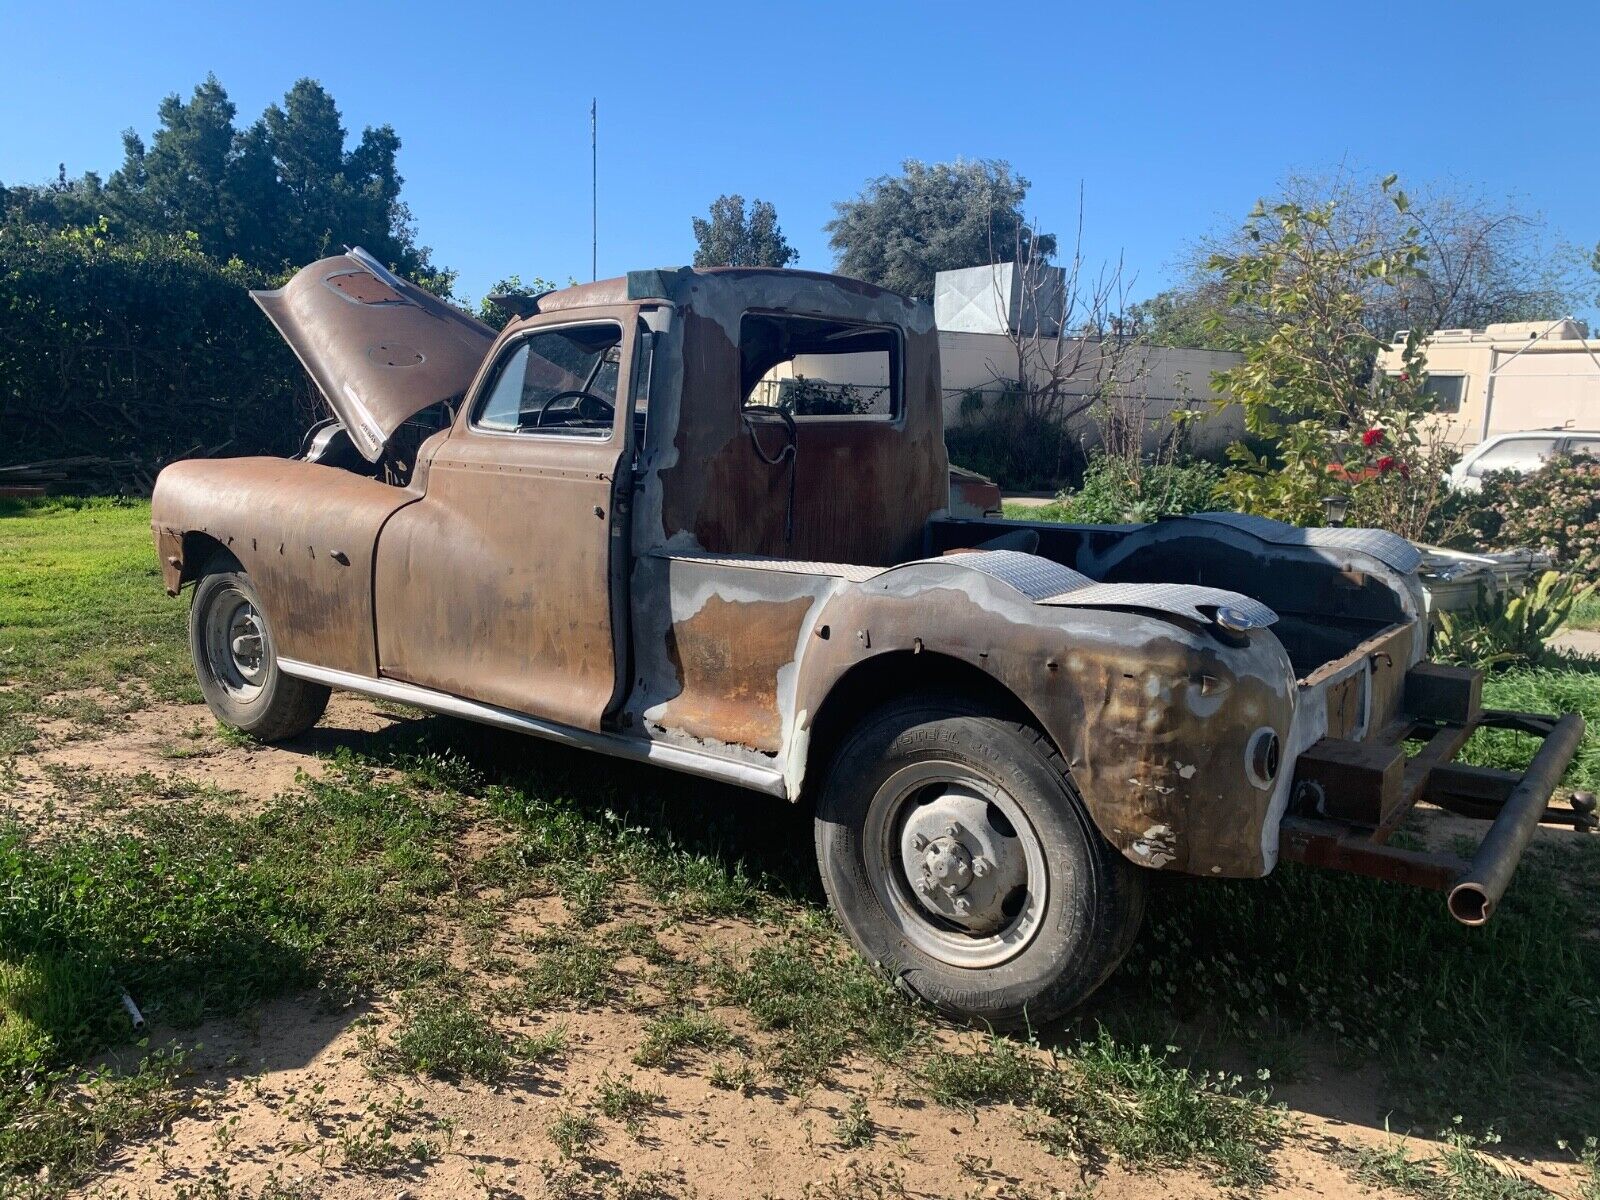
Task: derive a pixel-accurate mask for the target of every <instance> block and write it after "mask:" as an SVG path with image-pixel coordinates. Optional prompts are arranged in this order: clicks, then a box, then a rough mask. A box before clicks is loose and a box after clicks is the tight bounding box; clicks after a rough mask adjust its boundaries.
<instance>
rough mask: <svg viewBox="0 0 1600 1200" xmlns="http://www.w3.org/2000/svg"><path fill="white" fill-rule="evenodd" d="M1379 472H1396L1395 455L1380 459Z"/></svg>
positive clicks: (1386, 455) (1387, 455)
mask: <svg viewBox="0 0 1600 1200" xmlns="http://www.w3.org/2000/svg"><path fill="white" fill-rule="evenodd" d="M1378 470H1379V471H1380V472H1381V473H1383V474H1388V473H1389V472H1390V471H1392V470H1394V455H1392V454H1385V455H1384V456H1383V457H1382V458H1380V459H1379V460H1378Z"/></svg>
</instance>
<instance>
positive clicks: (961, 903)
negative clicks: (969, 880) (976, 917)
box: [955, 896, 972, 916]
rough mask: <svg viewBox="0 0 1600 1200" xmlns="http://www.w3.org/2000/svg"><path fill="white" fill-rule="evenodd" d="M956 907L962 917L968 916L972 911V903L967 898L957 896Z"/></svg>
mask: <svg viewBox="0 0 1600 1200" xmlns="http://www.w3.org/2000/svg"><path fill="white" fill-rule="evenodd" d="M955 907H956V911H957V912H958V913H960V914H961V915H962V916H966V915H967V914H968V913H969V912H971V911H972V901H971V900H968V899H967V898H966V897H965V896H957V897H956V900H955Z"/></svg>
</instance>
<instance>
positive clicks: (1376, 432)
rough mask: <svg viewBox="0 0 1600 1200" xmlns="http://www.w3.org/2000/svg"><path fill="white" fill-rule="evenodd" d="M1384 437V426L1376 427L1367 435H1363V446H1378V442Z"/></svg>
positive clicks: (1368, 431)
mask: <svg viewBox="0 0 1600 1200" xmlns="http://www.w3.org/2000/svg"><path fill="white" fill-rule="evenodd" d="M1382 437H1383V426H1382V425H1374V426H1373V427H1372V428H1371V429H1369V430H1367V431H1366V432H1365V433H1363V434H1362V435H1361V444H1362V445H1363V446H1371V445H1374V444H1376V443H1377V441H1378V440H1379V439H1380V438H1382Z"/></svg>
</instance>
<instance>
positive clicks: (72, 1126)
mask: <svg viewBox="0 0 1600 1200" xmlns="http://www.w3.org/2000/svg"><path fill="white" fill-rule="evenodd" d="M141 1045H142V1044H141ZM186 1068H187V1054H186V1052H185V1051H183V1050H179V1049H175V1048H174V1049H167V1050H158V1051H153V1052H149V1053H146V1054H144V1056H143V1057H142V1058H141V1059H140V1061H139V1063H138V1065H137V1066H136V1067H135V1068H134V1069H133V1070H132V1071H131V1072H128V1073H126V1074H123V1073H119V1072H116V1071H113V1070H111V1069H110V1068H108V1067H101V1068H98V1069H96V1070H93V1071H83V1072H76V1073H72V1072H24V1073H22V1074H20V1075H19V1074H14V1073H7V1074H6V1075H4V1076H0V1191H3V1190H4V1189H3V1184H4V1181H5V1180H7V1179H17V1180H20V1179H27V1178H38V1177H39V1176H40V1174H41V1172H43V1173H44V1176H45V1178H44V1179H41V1180H40V1183H41V1187H40V1188H39V1192H40V1194H46V1195H47V1194H50V1193H51V1192H54V1191H56V1190H65V1189H67V1188H70V1187H72V1186H73V1185H74V1184H76V1183H80V1182H82V1181H83V1180H84V1179H86V1178H87V1177H88V1176H89V1175H90V1174H91V1173H92V1172H93V1171H94V1169H95V1166H96V1162H97V1159H98V1157H99V1155H100V1152H101V1151H102V1150H103V1149H104V1148H105V1147H106V1146H108V1145H110V1144H113V1143H115V1142H119V1141H122V1140H124V1139H126V1138H129V1137H133V1136H135V1135H137V1134H139V1133H141V1132H143V1131H145V1130H147V1129H154V1128H158V1127H160V1126H163V1125H166V1124H168V1123H169V1122H171V1121H173V1120H175V1119H176V1118H177V1117H179V1116H181V1115H183V1114H184V1113H186V1112H188V1111H190V1110H191V1109H192V1108H193V1107H194V1106H195V1103H196V1100H195V1097H194V1096H193V1095H192V1094H191V1093H189V1092H187V1091H181V1090H179V1089H177V1088H176V1087H175V1084H176V1082H177V1080H178V1078H179V1077H180V1076H181V1075H182V1074H183V1073H184V1071H185V1070H186ZM23 1194H27V1193H26V1192H24V1193H23Z"/></svg>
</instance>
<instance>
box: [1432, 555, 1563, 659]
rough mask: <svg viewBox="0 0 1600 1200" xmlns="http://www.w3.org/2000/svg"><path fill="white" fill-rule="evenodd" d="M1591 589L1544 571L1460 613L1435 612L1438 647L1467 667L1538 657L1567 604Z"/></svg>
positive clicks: (1450, 657)
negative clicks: (1522, 587)
mask: <svg viewBox="0 0 1600 1200" xmlns="http://www.w3.org/2000/svg"><path fill="white" fill-rule="evenodd" d="M1593 591H1594V585H1593V584H1588V583H1582V582H1580V581H1579V580H1578V579H1577V578H1575V577H1574V576H1571V575H1562V574H1561V573H1560V572H1559V571H1546V572H1545V573H1544V574H1543V575H1541V576H1540V577H1539V579H1538V581H1537V582H1536V583H1534V584H1532V585H1531V586H1530V587H1529V588H1528V589H1527V590H1526V591H1525V592H1523V593H1522V594H1520V595H1516V594H1511V593H1501V594H1500V595H1498V596H1495V597H1493V598H1492V599H1487V600H1482V601H1479V603H1478V604H1477V605H1476V606H1475V607H1473V608H1471V609H1469V610H1468V611H1466V612H1464V613H1451V612H1441V613H1439V614H1438V616H1437V620H1438V622H1439V638H1438V641H1437V648H1438V651H1439V653H1440V654H1441V655H1443V656H1444V657H1446V658H1449V659H1453V660H1454V661H1456V662H1459V663H1464V664H1466V665H1467V666H1473V667H1493V666H1505V665H1509V664H1511V663H1535V662H1538V661H1539V659H1541V658H1542V657H1544V648H1545V643H1546V642H1548V641H1549V640H1550V639H1551V638H1552V637H1554V636H1555V634H1556V632H1557V631H1558V630H1559V629H1560V628H1561V626H1562V625H1564V624H1566V620H1567V618H1568V616H1570V615H1571V613H1572V608H1573V606H1574V605H1575V604H1577V602H1578V601H1579V600H1582V599H1584V598H1585V597H1587V596H1588V595H1589V594H1590V593H1592V592H1593Z"/></svg>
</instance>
